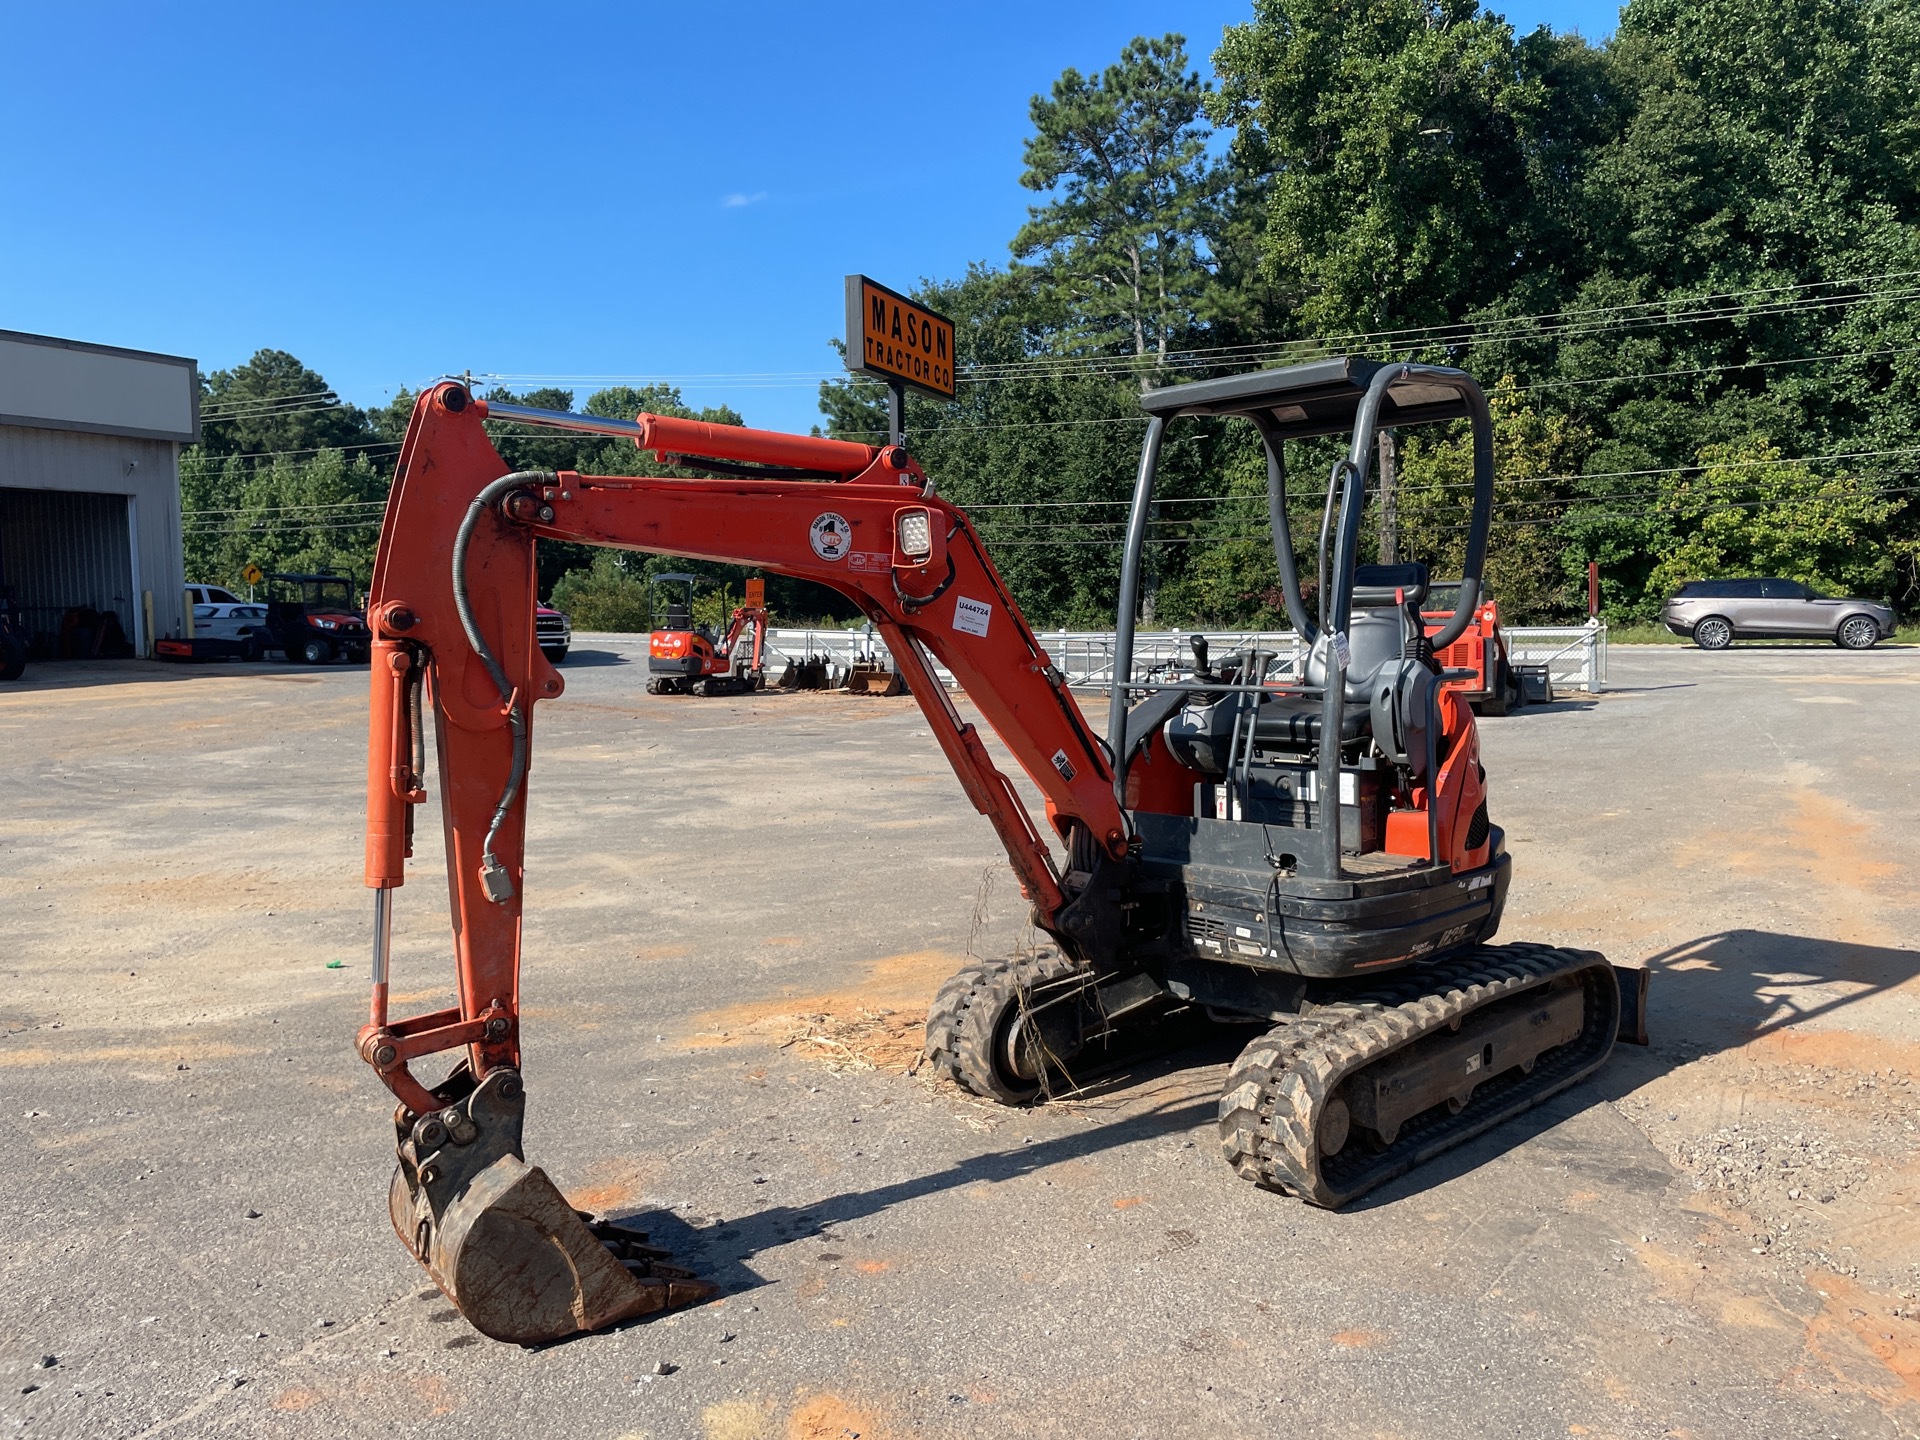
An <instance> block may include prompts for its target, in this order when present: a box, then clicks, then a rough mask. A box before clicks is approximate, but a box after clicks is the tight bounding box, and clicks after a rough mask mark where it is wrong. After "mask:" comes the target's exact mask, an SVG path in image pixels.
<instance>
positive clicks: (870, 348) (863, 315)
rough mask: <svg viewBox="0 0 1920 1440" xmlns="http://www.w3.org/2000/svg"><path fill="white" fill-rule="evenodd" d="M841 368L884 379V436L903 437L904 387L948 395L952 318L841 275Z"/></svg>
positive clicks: (883, 288) (875, 285)
mask: <svg viewBox="0 0 1920 1440" xmlns="http://www.w3.org/2000/svg"><path fill="white" fill-rule="evenodd" d="M847 369H849V370H851V371H853V372H855V373H856V374H866V375H877V376H879V377H880V378H881V379H882V380H885V381H886V382H887V439H888V442H889V443H890V444H894V445H899V444H901V443H903V442H904V441H905V439H906V429H907V426H906V409H907V387H908V386H909V385H911V386H912V387H913V388H914V389H916V390H920V391H924V392H925V393H926V394H929V395H933V396H936V397H937V398H939V399H941V400H951V399H953V398H954V395H955V393H956V392H955V389H954V379H953V322H952V321H951V320H949V319H947V318H946V316H944V315H937V314H935V313H934V312H933V311H931V310H929V309H927V308H926V306H924V305H916V304H914V303H913V301H911V300H909V299H908V298H907V297H906V296H904V295H902V294H901V293H900V292H899V291H897V290H889V289H888V288H887V287H886V286H885V285H882V284H880V283H879V282H878V281H876V280H869V279H868V278H867V277H866V276H864V275H849V276H848V277H847Z"/></svg>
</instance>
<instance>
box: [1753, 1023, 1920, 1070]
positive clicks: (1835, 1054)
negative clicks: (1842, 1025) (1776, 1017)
mask: <svg viewBox="0 0 1920 1440" xmlns="http://www.w3.org/2000/svg"><path fill="white" fill-rule="evenodd" d="M1745 1048H1746V1049H1747V1050H1750V1051H1753V1052H1756V1058H1763V1059H1767V1060H1772V1061H1775V1062H1776V1063H1784V1064H1790V1065H1817V1066H1820V1067H1822V1068H1823V1069H1828V1070H1864V1071H1869V1072H1871V1073H1873V1074H1876V1075H1883V1074H1885V1073H1886V1072H1887V1071H1889V1070H1898V1071H1900V1072H1901V1073H1902V1074H1906V1075H1913V1074H1920V1045H1915V1044H1913V1043H1911V1042H1909V1041H1904V1040H1888V1039H1884V1038H1882V1037H1880V1036H1878V1035H1866V1034H1862V1033H1861V1032H1860V1031H1858V1030H1799V1029H1793V1028H1790V1027H1788V1028H1782V1029H1779V1030H1774V1031H1770V1032H1769V1033H1767V1034H1765V1035H1762V1036H1759V1037H1758V1038H1757V1039H1755V1040H1753V1041H1752V1042H1751V1043H1749V1044H1748V1045H1747V1046H1746V1047H1745Z"/></svg>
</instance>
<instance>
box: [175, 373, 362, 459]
mask: <svg viewBox="0 0 1920 1440" xmlns="http://www.w3.org/2000/svg"><path fill="white" fill-rule="evenodd" d="M200 383H201V390H200V434H201V440H200V444H201V448H202V449H203V450H205V451H206V453H208V454H209V455H248V456H257V457H259V458H261V459H271V458H272V456H273V454H274V453H295V454H308V455H311V454H314V453H316V452H317V451H319V450H321V449H336V450H347V451H349V453H350V452H351V450H352V448H353V447H355V446H357V445H363V444H365V443H367V442H368V441H370V440H373V439H376V438H378V437H377V436H376V435H375V433H374V431H373V427H372V426H371V425H370V424H369V423H368V421H367V417H366V415H365V413H364V412H363V411H361V410H360V409H359V408H358V407H356V406H353V405H347V404H343V403H342V402H341V400H340V397H339V396H337V395H335V394H334V393H333V389H332V387H330V386H329V385H328V384H327V382H326V380H325V379H323V378H322V377H321V375H320V373H319V372H318V371H315V370H310V369H308V368H307V367H306V366H305V365H303V364H301V363H300V361H299V360H298V359H296V358H295V357H294V356H292V355H289V354H288V353H287V352H286V351H284V350H257V351H255V352H254V355H253V358H252V359H251V360H249V361H247V363H246V364H244V365H236V366H235V367H234V368H233V369H231V370H215V371H214V372H213V373H212V374H211V375H206V376H203V377H202V378H201V382H200Z"/></svg>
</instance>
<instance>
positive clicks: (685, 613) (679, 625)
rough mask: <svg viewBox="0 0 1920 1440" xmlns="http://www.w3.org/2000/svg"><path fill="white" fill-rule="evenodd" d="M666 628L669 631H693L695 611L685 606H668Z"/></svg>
mask: <svg viewBox="0 0 1920 1440" xmlns="http://www.w3.org/2000/svg"><path fill="white" fill-rule="evenodd" d="M666 628H667V629H669V630H691V629H692V628H693V611H692V610H690V609H689V608H687V607H686V606H685V605H669V606H667V624H666Z"/></svg>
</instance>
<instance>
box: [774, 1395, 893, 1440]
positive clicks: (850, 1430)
mask: <svg viewBox="0 0 1920 1440" xmlns="http://www.w3.org/2000/svg"><path fill="white" fill-rule="evenodd" d="M856 1436H857V1437H858V1440H886V1436H885V1432H884V1431H883V1430H881V1428H880V1425H879V1422H878V1421H876V1420H875V1419H874V1418H873V1415H872V1413H871V1412H870V1411H866V1410H860V1409H856V1408H855V1407H854V1406H853V1405H851V1404H849V1403H848V1402H847V1401H845V1400H843V1399H841V1398H840V1397H839V1396H838V1395H832V1394H824V1395H814V1396H811V1397H809V1398H808V1399H806V1400H802V1401H801V1402H800V1403H799V1404H798V1405H797V1406H795V1407H794V1410H793V1414H791V1415H790V1416H788V1417H787V1440H855V1437H856Z"/></svg>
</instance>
